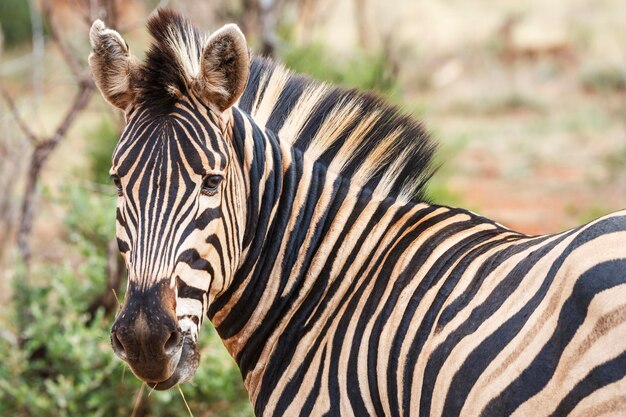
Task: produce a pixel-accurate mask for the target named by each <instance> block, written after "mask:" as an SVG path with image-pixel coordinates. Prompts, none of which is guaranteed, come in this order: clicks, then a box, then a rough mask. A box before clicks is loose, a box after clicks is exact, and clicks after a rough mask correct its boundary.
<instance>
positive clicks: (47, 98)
mask: <svg viewBox="0 0 626 417" xmlns="http://www.w3.org/2000/svg"><path fill="white" fill-rule="evenodd" d="M158 6H167V7H174V8H176V9H178V10H180V11H182V12H183V13H184V14H186V15H187V16H188V17H190V18H191V20H192V21H193V22H194V23H195V24H196V25H197V26H198V27H199V28H201V29H204V30H215V29H217V28H218V27H220V26H221V25H222V24H224V23H227V22H237V23H238V24H239V25H240V26H241V27H242V29H243V30H244V33H245V34H246V36H247V37H248V40H249V42H250V45H251V48H252V50H253V51H255V52H256V53H259V54H265V55H270V56H273V57H274V58H276V59H278V60H280V61H282V62H284V63H285V64H286V65H287V66H289V67H291V68H293V69H295V70H296V71H299V72H304V73H309V74H311V76H313V77H315V78H317V79H320V80H325V81H328V82H333V83H337V84H342V85H345V86H349V87H357V88H360V89H367V90H375V91H376V92H378V93H379V94H381V95H383V96H386V97H387V98H388V99H389V100H390V101H391V102H393V103H395V104H397V105H399V106H401V107H402V108H404V109H405V110H406V111H408V112H410V113H413V114H414V115H415V117H417V118H420V119H421V120H423V122H424V124H425V126H426V127H427V128H428V129H429V130H430V131H431V132H432V135H433V136H434V138H435V139H436V140H437V141H438V142H439V143H440V148H439V152H438V155H437V161H436V162H437V164H439V165H441V168H440V169H439V172H438V174H437V175H435V178H434V179H433V182H432V183H431V185H430V188H429V193H430V195H431V198H432V199H433V201H435V202H437V203H441V204H447V205H453V206H462V207H466V208H470V209H472V210H473V211H476V212H478V213H480V214H483V215H485V216H487V217H490V218H493V219H495V220H497V221H499V222H501V223H503V224H504V225H506V226H508V227H511V228H514V229H517V230H519V231H522V232H526V233H529V234H535V233H550V232H558V231H561V230H563V229H566V228H569V227H572V226H574V225H577V224H580V223H582V222H585V221H588V220H591V219H593V218H596V217H598V216H600V215H602V214H605V213H608V212H611V211H615V210H617V209H620V208H625V207H626V24H625V23H626V7H624V5H623V1H622V0H568V1H565V0H529V1H525V2H520V1H517V0H500V1H498V2H494V1H492V0H472V1H467V0H420V1H415V0H396V1H394V2H389V1H384V0H337V1H333V0H317V1H316V0H211V1H182V0H179V1H174V0H172V1H166V0H164V1H161V2H158V1H155V0H152V1H151V0H127V1H122V0H2V2H0V27H1V33H2V42H0V44H1V45H2V46H1V47H0V86H1V89H0V92H1V93H2V94H1V95H2V97H1V98H2V99H1V100H0V415H2V416H128V415H131V416H175V415H176V416H180V415H186V414H187V413H188V411H187V407H186V406H185V403H184V402H183V399H182V396H181V393H179V392H178V391H177V390H171V391H168V392H152V393H151V392H150V389H149V388H147V387H145V386H142V384H140V383H139V382H138V381H137V380H136V378H135V377H134V376H133V375H132V373H130V372H129V371H126V370H125V366H124V365H123V364H122V363H121V362H120V361H118V360H117V359H115V358H114V357H113V354H112V352H111V350H110V347H109V328H110V325H111V323H112V320H113V317H114V315H115V312H116V311H117V308H118V301H117V299H116V294H117V295H118V296H119V298H120V299H121V298H122V297H123V291H124V288H125V271H124V267H123V264H122V262H121V261H120V258H119V256H118V255H117V249H116V246H115V241H114V216H115V214H114V213H115V210H114V206H115V198H116V197H115V190H114V188H113V187H112V186H111V185H110V184H109V180H108V169H109V164H110V157H111V152H112V150H113V147H114V146H115V143H116V140H117V138H118V136H119V133H120V131H121V129H122V127H123V118H122V117H121V115H120V114H119V112H117V111H114V110H112V109H111V108H110V107H109V106H108V105H106V104H105V103H104V101H103V100H102V99H101V98H100V95H99V93H98V92H97V91H96V90H95V89H94V86H93V83H92V81H91V78H90V76H89V72H88V68H87V66H86V59H87V56H88V53H89V44H88V31H89V27H90V25H91V22H92V21H93V20H94V19H95V18H101V19H103V20H104V21H105V22H107V24H108V25H109V26H111V27H114V28H116V29H117V30H118V31H120V32H121V33H122V34H123V36H124V37H125V39H126V40H127V42H128V43H129V45H130V47H131V51H133V53H134V54H135V55H137V56H139V57H142V56H143V52H144V50H145V48H146V47H147V44H148V42H149V39H148V36H147V34H146V31H145V29H144V24H145V20H146V18H147V16H148V15H149V14H150V13H151V11H152V10H153V9H154V8H156V7H158ZM202 358H203V359H202V360H203V363H202V364H201V366H200V369H199V371H198V373H197V375H196V377H195V378H194V380H193V381H192V382H191V383H188V384H185V385H184V386H183V387H182V392H183V393H184V395H185V397H186V399H187V402H188V403H189V407H190V409H191V412H192V413H193V415H194V416H196V417H197V416H218V415H219V416H251V415H252V412H251V409H250V407H249V406H248V404H247V395H246V393H245V391H244V389H243V387H242V383H241V377H240V375H239V371H238V370H237V368H236V366H235V365H234V364H233V362H232V360H231V359H230V357H229V356H228V354H227V353H226V351H225V350H224V348H223V346H222V344H221V341H220V340H219V338H218V337H217V336H216V334H215V332H214V330H213V329H211V328H209V326H208V325H205V329H204V332H203V336H202Z"/></svg>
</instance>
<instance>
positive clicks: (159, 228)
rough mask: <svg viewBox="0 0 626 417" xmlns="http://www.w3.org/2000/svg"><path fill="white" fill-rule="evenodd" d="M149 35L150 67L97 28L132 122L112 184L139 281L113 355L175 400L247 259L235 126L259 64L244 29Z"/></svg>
mask: <svg viewBox="0 0 626 417" xmlns="http://www.w3.org/2000/svg"><path fill="white" fill-rule="evenodd" d="M148 29H149V31H150V33H151V34H152V36H153V38H154V42H153V44H152V46H151V48H150V50H149V51H148V53H147V55H146V59H145V61H144V62H139V61H138V60H136V59H135V58H134V57H133V56H132V55H130V52H129V49H128V45H127V44H126V42H125V41H124V40H123V39H122V37H121V36H120V35H119V33H118V32H116V31H114V30H111V29H108V28H106V27H105V25H104V24H103V23H102V22H101V21H99V20H98V21H96V22H95V23H94V24H93V26H92V28H91V32H90V38H91V44H92V53H91V55H90V57H89V64H90V67H91V70H92V73H93V76H94V80H95V82H96V85H97V86H98V88H99V89H100V91H101V93H102V95H103V96H104V98H105V99H106V100H107V101H108V102H109V103H111V104H112V105H114V106H115V107H118V108H120V109H122V110H123V111H124V112H125V115H126V122H127V125H126V128H125V130H124V133H123V134H122V137H121V138H120V140H119V142H118V144H117V147H116V149H115V151H114V154H113V164H112V168H111V172H110V173H111V177H112V178H113V181H114V182H115V184H116V185H117V188H118V194H119V198H118V204H117V240H118V245H119V249H120V251H121V253H122V255H123V256H124V259H125V261H126V265H127V267H128V271H129V280H128V290H127V294H126V298H125V300H124V304H123V306H122V310H121V311H120V313H119V315H118V317H117V319H116V321H115V323H114V325H113V328H112V332H111V343H112V345H113V350H114V351H115V353H116V354H117V355H118V356H119V357H120V358H122V359H123V360H124V361H126V362H127V363H128V364H129V365H130V367H131V369H132V370H133V372H134V373H135V374H136V375H137V376H138V377H139V378H140V379H142V380H144V381H146V382H147V383H148V384H150V386H151V387H153V386H154V387H155V388H156V389H167V388H169V387H171V386H173V385H175V384H177V383H181V382H184V381H187V380H188V379H190V378H191V377H192V376H193V374H194V372H195V370H196V368H197V366H198V362H199V354H198V349H197V346H196V341H197V334H198V327H199V326H200V324H201V323H202V320H203V317H204V315H205V314H206V311H207V307H208V305H209V303H210V301H211V299H212V297H213V296H215V295H216V294H219V293H220V291H222V290H223V289H224V287H225V285H227V282H228V281H229V279H230V277H231V276H232V274H233V271H234V269H235V268H236V266H237V263H238V260H239V256H240V252H241V250H240V248H241V240H242V235H243V228H242V226H241V225H240V224H237V222H235V219H241V217H240V216H242V215H243V214H242V210H243V206H244V202H245V193H246V191H245V189H244V184H243V180H242V178H243V177H242V175H243V174H242V172H241V166H240V164H238V163H235V162H233V160H234V158H235V154H236V153H237V152H241V150H240V149H236V147H235V144H233V143H232V140H231V136H232V134H231V133H230V131H231V129H232V124H231V123H230V118H231V117H232V111H231V107H232V106H233V104H234V103H235V102H236V101H237V100H238V99H239V97H240V96H241V94H242V92H243V90H244V87H245V84H246V81H247V78H248V75H249V67H250V57H249V53H248V49H247V45H246V41H245V38H244V36H243V34H242V33H241V32H240V31H239V29H238V28H237V27H236V26H235V25H227V26H225V27H223V28H222V29H220V30H218V31H217V32H215V33H213V34H212V35H210V36H209V35H203V34H201V33H199V32H198V31H197V30H196V29H195V28H193V27H192V26H191V24H189V22H187V21H186V20H185V19H183V18H182V17H181V16H180V15H178V14H176V13H174V12H171V11H168V10H160V11H158V12H157V13H156V14H155V15H154V16H152V17H151V18H150V20H149V22H148Z"/></svg>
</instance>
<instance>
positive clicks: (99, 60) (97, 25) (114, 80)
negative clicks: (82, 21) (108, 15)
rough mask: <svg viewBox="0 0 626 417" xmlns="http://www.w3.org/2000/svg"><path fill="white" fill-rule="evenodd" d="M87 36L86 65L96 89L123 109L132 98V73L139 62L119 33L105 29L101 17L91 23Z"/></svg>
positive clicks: (134, 72) (110, 101) (135, 71)
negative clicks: (87, 63)
mask: <svg viewBox="0 0 626 417" xmlns="http://www.w3.org/2000/svg"><path fill="white" fill-rule="evenodd" d="M89 39H90V41H91V54H89V67H90V68H91V73H92V74H93V78H94V81H95V83H96V85H97V86H98V89H99V90H100V92H101V93H102V96H103V97H104V99H105V100H106V101H108V102H109V103H111V104H112V105H114V106H115V107H117V108H120V109H122V110H126V109H127V108H128V106H129V105H130V104H131V103H132V102H133V100H134V99H135V93H134V91H133V76H134V75H135V74H136V73H137V68H138V65H139V64H138V63H137V61H136V59H135V58H134V57H133V56H132V55H131V54H130V50H129V49H128V44H127V43H126V41H124V39H123V38H122V36H121V35H120V34H119V33H118V32H116V31H115V30H113V29H109V28H107V27H106V26H105V25H104V23H103V22H102V20H100V19H98V20H96V21H95V22H93V25H92V26H91V30H90V31H89Z"/></svg>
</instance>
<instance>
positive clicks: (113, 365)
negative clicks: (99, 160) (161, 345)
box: [0, 187, 252, 417]
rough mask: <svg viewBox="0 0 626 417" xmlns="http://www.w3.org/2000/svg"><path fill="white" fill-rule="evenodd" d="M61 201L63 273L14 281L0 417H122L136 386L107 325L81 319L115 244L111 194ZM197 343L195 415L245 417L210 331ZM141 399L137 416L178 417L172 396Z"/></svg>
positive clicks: (81, 192) (190, 386)
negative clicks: (15, 338)
mask: <svg viewBox="0 0 626 417" xmlns="http://www.w3.org/2000/svg"><path fill="white" fill-rule="evenodd" d="M112 191H113V190H112ZM62 194H63V197H62V198H59V200H58V203H59V204H63V205H64V206H65V208H66V209H67V213H68V216H67V218H66V225H67V226H68V230H69V233H68V235H67V236H68V237H67V239H68V242H67V243H69V244H71V245H72V247H73V249H74V251H75V253H74V254H73V256H72V259H71V260H68V261H66V262H64V263H62V264H61V265H49V264H44V265H39V266H35V267H34V268H33V270H32V276H31V279H30V282H31V283H32V284H30V285H26V284H25V283H24V280H23V279H22V277H21V276H19V275H16V276H15V277H14V281H13V282H14V288H15V290H14V291H15V292H14V297H12V301H11V304H10V305H9V306H7V308H8V310H9V311H10V313H9V314H8V315H7V317H6V318H5V319H4V320H3V321H2V322H0V329H6V330H5V331H7V330H8V331H9V332H11V333H13V334H19V335H20V337H19V340H20V342H19V344H18V345H15V344H14V343H12V342H11V341H10V340H8V339H9V338H0V357H1V358H2V361H0V415H1V416H21V415H24V416H38V417H48V416H50V417H52V416H54V417H65V416H67V417H69V416H85V417H89V416H94V417H96V416H107V417H108V416H129V415H131V413H133V408H134V406H135V401H136V396H137V395H138V393H139V392H140V389H141V382H140V381H138V380H137V378H135V376H134V375H133V374H132V373H131V372H130V371H127V370H126V365H124V364H123V363H122V362H121V361H120V360H118V359H117V358H115V356H114V355H113V352H112V350H111V347H110V344H109V331H110V327H111V324H112V321H113V317H108V316H105V315H104V313H103V311H102V310H99V311H98V312H97V313H96V314H95V316H93V317H90V316H89V315H88V314H87V313H86V311H88V307H89V306H90V304H91V303H92V302H93V301H94V300H95V299H96V298H97V297H98V296H99V295H101V292H102V291H103V288H106V287H105V279H106V267H105V258H104V254H103V247H104V246H103V242H106V241H107V240H108V239H110V238H111V237H113V236H114V234H113V223H114V222H113V218H114V213H115V211H114V205H115V198H114V197H113V195H114V193H113V192H112V194H111V195H107V194H97V193H93V192H92V191H88V190H85V189H83V188H80V187H76V188H73V189H67V190H64V191H63V193H62ZM120 297H123V294H120ZM199 343H200V350H201V353H202V363H201V365H200V367H199V369H198V372H197V374H196V376H195V378H194V379H193V380H192V382H191V383H187V384H184V385H183V386H182V391H183V392H184V394H185V397H186V399H187V402H188V403H189V405H190V407H191V410H192V412H193V414H194V416H196V417H198V416H205V417H208V416H217V415H219V416H251V415H252V412H251V408H250V406H249V404H248V400H247V394H246V392H245V390H244V388H243V384H242V381H241V375H240V373H239V370H238V369H237V367H236V365H235V364H234V362H233V360H232V359H231V358H230V357H229V356H228V354H227V353H226V351H225V349H224V347H223V345H222V342H221V341H220V339H219V337H218V336H217V334H216V332H215V331H214V330H213V329H212V328H211V327H210V324H207V325H205V328H204V330H203V331H202V332H201V340H200V342H199ZM149 391H150V390H149V389H148V388H147V387H144V389H143V394H142V398H143V399H142V401H141V403H142V406H141V413H140V414H139V415H142V416H157V417H161V416H163V417H165V416H181V415H186V413H187V411H186V407H185V404H184V403H183V400H182V398H180V393H179V392H178V390H176V389H174V390H170V391H166V392H153V393H150V395H149V396H148V393H149Z"/></svg>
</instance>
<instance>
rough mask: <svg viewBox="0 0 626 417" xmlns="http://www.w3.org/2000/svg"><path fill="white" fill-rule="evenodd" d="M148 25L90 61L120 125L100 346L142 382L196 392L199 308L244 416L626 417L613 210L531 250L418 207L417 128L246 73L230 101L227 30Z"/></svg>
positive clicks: (384, 112)
mask: <svg viewBox="0 0 626 417" xmlns="http://www.w3.org/2000/svg"><path fill="white" fill-rule="evenodd" d="M149 27H150V29H151V32H152V34H153V36H154V37H155V39H156V44H155V45H156V46H155V47H154V48H153V49H152V50H151V51H150V52H149V53H148V57H147V61H146V63H145V64H143V66H139V65H137V64H135V63H134V61H133V60H132V59H131V58H130V55H129V53H128V49H127V47H126V48H125V49H124V44H123V40H122V41H120V40H121V38H119V40H118V38H117V37H119V35H118V34H117V33H116V32H113V31H110V30H108V29H103V27H99V26H96V24H94V28H95V29H92V43H93V45H94V54H93V55H92V58H91V59H90V62H91V65H92V69H93V70H94V74H95V76H96V82H98V85H99V87H100V89H101V90H102V91H103V94H104V96H105V98H107V99H108V100H109V101H110V102H112V103H113V104H115V105H116V106H118V107H120V108H123V109H124V110H125V111H126V116H127V120H128V126H127V128H126V130H125V132H124V134H123V136H122V138H121V139H120V142H119V144H118V146H117V149H116V151H115V153H114V157H113V167H112V174H113V175H114V176H115V177H116V179H117V181H119V188H120V194H121V195H122V196H123V198H120V203H119V205H118V241H119V242H120V250H121V251H122V253H123V255H124V256H125V259H126V261H127V264H128V265H129V293H128V295H127V297H126V300H125V303H124V309H123V312H122V313H121V314H120V317H119V318H118V320H117V321H116V324H115V325H114V328H113V336H112V340H113V346H114V348H115V349H116V352H117V353H118V355H120V356H121V357H122V358H123V359H125V360H127V361H128V362H129V364H130V365H131V368H132V369H133V370H134V371H135V373H136V374H137V375H138V376H140V377H141V378H142V379H144V380H146V381H147V382H149V383H151V384H152V383H154V384H155V386H157V389H161V388H168V387H169V386H171V385H173V384H175V383H178V382H180V381H184V380H187V379H189V378H190V377H191V376H192V375H193V371H195V367H196V366H197V363H198V355H197V349H196V346H195V339H196V337H197V331H198V326H199V324H200V323H201V322H202V319H203V317H204V315H205V314H207V315H208V317H209V318H210V319H211V321H212V322H213V323H214V325H215V326H216V328H217V330H218V332H219V334H220V336H221V337H222V339H223V340H224V343H225V345H226V347H227V349H228V350H229V352H230V353H231V355H232V356H233V357H234V358H235V359H236V361H237V363H238V364H239V366H240V368H241V372H242V375H243V378H244V382H245V384H246V387H247V389H248V392H249V395H250V399H251V402H252V403H253V405H254V409H255V413H256V414H257V415H259V416H282V415H284V416H296V415H302V416H309V415H315V416H318V415H319V416H322V415H327V416H351V415H353V416H358V417H360V416H364V415H374V416H383V415H387V416H409V415H412V416H431V415H432V416H439V415H443V416H455V415H463V416H473V415H485V416H503V415H518V416H543V415H545V416H548V415H567V414H569V413H570V412H571V413H572V415H585V416H587V415H601V414H603V413H609V412H613V413H619V412H620V410H621V412H626V377H625V376H626V337H625V336H626V285H625V284H626V213H625V212H621V213H615V214H613V215H610V216H606V217H604V218H602V219H599V220H597V221H595V222H592V223H590V224H588V225H586V226H582V227H580V228H577V229H573V230H571V231H568V232H564V233H561V234H557V235H553V236H539V237H530V236H526V235H523V234H520V233H517V232H514V231H511V230H508V229H506V228H504V227H503V226H500V225H498V224H496V223H494V222H493V221H491V220H488V219H485V218H483V217H480V216H478V215H475V214H473V213H471V212H468V211H466V210H461V209H454V208H449V207H442V206H437V205H433V204H430V203H428V202H426V200H425V199H424V198H423V191H422V190H423V185H424V183H425V181H426V180H427V179H428V177H429V176H430V170H429V168H428V165H429V161H430V157H431V155H432V146H431V144H430V142H429V140H428V138H427V135H426V134H425V133H424V132H423V130H422V129H421V127H420V126H419V125H418V124H416V123H415V122H413V121H412V120H411V119H410V118H407V117H405V116H401V115H399V114H398V112H397V110H395V109H393V108H391V107H389V106H386V105H384V104H382V103H381V102H380V101H379V100H377V99H374V98H372V97H369V96H364V95H360V94H357V93H355V92H349V91H344V90H340V89H336V88H331V87H328V86H324V85H321V84H319V83H314V82H312V81H309V80H307V79H304V78H302V77H299V76H296V75H293V74H291V73H289V72H287V71H285V70H284V69H282V68H281V67H279V66H275V65H273V64H271V63H269V62H267V61H263V60H258V59H254V60H252V66H251V68H250V70H249V74H250V77H249V80H248V83H247V86H246V88H245V90H244V89H243V85H242V84H241V79H244V81H245V79H247V78H248V69H247V67H245V64H246V59H247V57H246V56H245V53H244V52H242V51H243V48H242V47H241V45H240V43H239V42H240V38H238V36H239V35H237V34H236V33H235V32H233V31H232V30H230V31H228V30H226V31H219V32H218V33H216V34H214V35H213V36H211V37H210V38H207V39H205V38H203V37H202V36H201V35H200V34H199V33H198V32H196V31H195V29H193V28H191V26H190V25H189V24H188V23H186V22H185V21H184V20H182V18H180V17H179V16H177V15H175V14H173V13H171V12H163V11H161V12H159V14H158V15H157V16H156V17H154V18H152V20H151V22H150V23H149ZM107 31H108V32H107ZM111 32H113V34H111ZM241 39H242V38H241ZM214 45H217V46H216V47H214ZM215 51H217V52H219V54H217V53H216V52H215ZM223 57H226V58H225V59H222V60H220V59H221V58H223ZM118 63H119V66H120V68H121V70H120V72H119V73H122V74H124V73H125V74H127V75H128V77H127V78H126V79H125V80H126V81H124V82H121V81H115V82H113V83H112V82H110V79H112V78H114V75H115V74H117V72H115V71H114V67H115V65H118ZM157 67H158V68H159V71H155V70H154V68H157ZM224 68H225V69H224ZM125 83H126V84H125ZM211 83H213V84H211ZM164 92H167V94H164ZM239 96H241V98H240V99H239V102H238V104H236V105H235V106H232V105H233V104H234V103H235V101H236V99H237V98H239ZM218 177H219V178H218ZM222 179H223V181H222ZM214 183H217V184H218V185H217V186H216V187H213V184H214ZM146 352H147V353H146Z"/></svg>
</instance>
